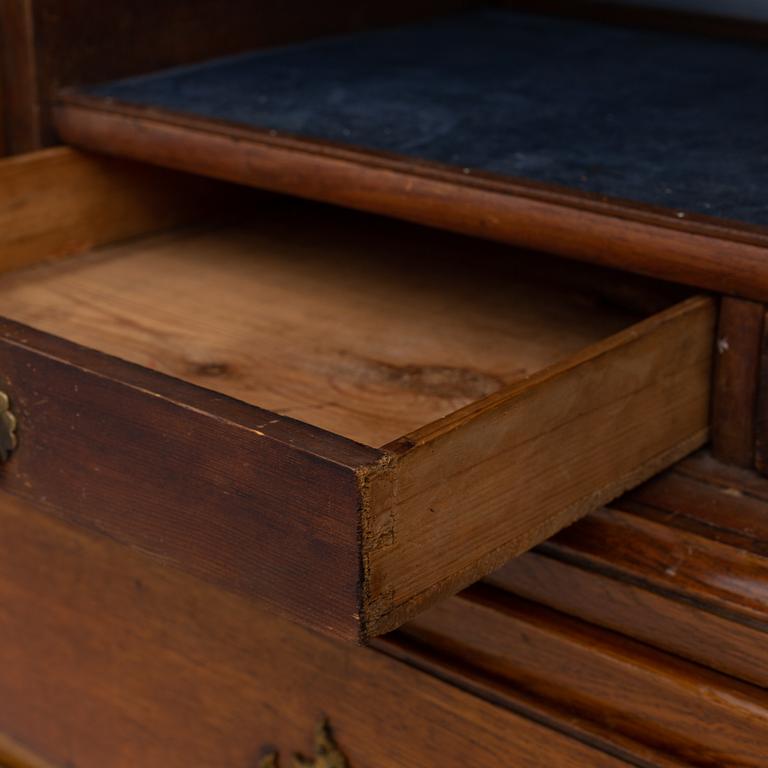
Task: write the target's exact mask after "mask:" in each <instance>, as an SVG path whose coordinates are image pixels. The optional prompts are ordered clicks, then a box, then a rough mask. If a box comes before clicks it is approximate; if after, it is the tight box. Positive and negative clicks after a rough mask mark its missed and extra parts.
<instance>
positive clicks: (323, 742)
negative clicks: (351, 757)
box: [259, 720, 349, 768]
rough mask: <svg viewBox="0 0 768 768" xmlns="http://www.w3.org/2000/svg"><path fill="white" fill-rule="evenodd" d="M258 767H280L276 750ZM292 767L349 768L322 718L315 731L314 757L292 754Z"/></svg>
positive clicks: (329, 728)
mask: <svg viewBox="0 0 768 768" xmlns="http://www.w3.org/2000/svg"><path fill="white" fill-rule="evenodd" d="M259 768H280V760H279V758H278V755H277V752H272V753H271V754H269V755H267V756H266V757H265V758H264V759H263V760H262V761H261V762H260V763H259ZM292 768H349V763H348V762H347V758H346V757H344V755H343V754H342V753H341V750H340V749H339V748H338V747H337V746H336V742H335V741H334V740H333V734H332V733H331V727H330V726H329V725H328V722H327V721H325V720H323V721H322V722H321V723H320V724H319V725H318V726H317V729H316V731H315V757H314V759H311V760H310V759H309V758H306V757H303V756H302V755H294V756H293V763H292Z"/></svg>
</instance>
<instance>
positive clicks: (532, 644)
mask: <svg viewBox="0 0 768 768" xmlns="http://www.w3.org/2000/svg"><path fill="white" fill-rule="evenodd" d="M401 632H402V633H404V634H405V635H406V636H408V637H414V638H416V639H418V640H419V641H420V642H421V643H422V644H423V645H426V646H429V647H432V648H434V649H435V653H442V654H443V655H445V656H448V657H451V658H455V659H460V660H462V661H463V662H465V663H466V664H468V665H469V666H470V667H472V666H474V667H475V668H479V669H480V670H482V671H483V672H484V673H486V674H487V675H488V676H489V677H492V678H495V679H497V680H498V679H501V680H504V681H506V682H507V683H508V685H510V686H514V687H516V688H521V689H523V690H525V691H527V692H529V693H530V694H531V695H533V696H536V697H538V698H540V699H543V700H544V701H547V702H549V703H550V705H552V706H555V707H557V708H559V710H560V712H561V717H567V716H568V714H569V713H571V712H577V713H579V715H581V716H585V717H587V718H591V719H592V720H593V721H594V722H595V723H596V724H597V725H599V726H603V727H609V728H612V729H614V730H616V731H618V732H620V733H623V734H624V735H625V736H626V737H627V738H629V739H633V740H636V741H638V742H640V743H642V744H647V745H649V746H651V747H655V748H656V749H658V750H659V751H661V752H666V753H667V754H669V755H670V756H671V757H673V758H677V759H679V760H680V761H681V762H683V763H684V764H686V765H689V766H726V765H727V766H755V767H757V766H762V765H764V760H765V755H766V751H767V750H768V693H766V691H765V690H764V689H761V688H758V687H757V686H752V685H747V684H746V683H742V682H738V681H735V680H733V679H732V678H730V677H727V676H725V675H721V674H718V673H715V672H712V671H709V670H706V669H704V668H702V667H699V666H697V665H693V664H689V663H687V662H683V661H681V660H679V659H676V658H674V657H671V656H668V655H666V654H664V653H661V652H659V651H657V650H655V649H653V648H649V647H648V646H645V645H642V644H640V643H633V642H632V641H630V640H627V639H626V638H623V639H620V638H618V637H617V636H616V635H615V634H614V633H611V632H606V631H605V630H600V629H597V628H595V627H591V626H589V625H587V624H583V623H581V622H577V621H574V620H572V619H569V618H567V617H564V616H562V615H561V614H558V613H556V612H554V611H549V610H548V609H545V608H542V607H540V606H537V605H535V604H533V603H528V602H526V601H523V600H519V599H515V598H512V597H511V596H509V595H505V594H503V593H499V592H498V591H496V590H492V589H489V588H487V587H480V586H477V587H473V588H471V589H470V590H468V591H467V592H466V593H463V594H462V595H461V596H459V597H458V598H455V599H453V600H448V601H445V602H444V603H442V604H440V605H438V606H435V607H433V608H432V609H431V610H430V611H428V612H427V613H425V614H423V615H422V616H420V617H419V618H418V619H417V620H416V621H415V622H413V623H412V624H409V625H408V626H407V627H406V628H404V629H403V630H401Z"/></svg>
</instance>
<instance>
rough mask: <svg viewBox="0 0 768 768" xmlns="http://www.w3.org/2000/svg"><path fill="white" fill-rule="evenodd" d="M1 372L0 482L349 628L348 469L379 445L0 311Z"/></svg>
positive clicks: (81, 520)
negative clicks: (9, 448) (15, 438)
mask: <svg viewBox="0 0 768 768" xmlns="http://www.w3.org/2000/svg"><path fill="white" fill-rule="evenodd" d="M0 371H1V374H0V380H1V381H2V387H3V389H4V390H5V391H6V392H7V393H8V394H9V396H10V398H11V400H12V403H13V406H12V407H13V409H14V411H15V413H16V415H17V418H18V420H19V423H20V428H19V447H18V448H17V450H16V451H15V453H14V456H13V461H11V462H9V463H8V464H7V465H6V466H4V467H3V468H2V487H3V488H4V489H6V490H9V491H11V492H13V493H16V494H19V495H21V496H23V497H26V498H29V499H32V500H36V501H39V502H41V503H42V504H43V505H44V506H45V507H46V509H47V510H48V511H50V512H52V513H54V514H56V515H59V516H61V517H62V518H64V519H66V520H68V521H71V522H74V523H77V524H80V525H84V526H86V527H88V528H91V529H92V530H96V531H98V532H99V533H101V534H102V535H105V536H108V537H110V538H114V539H116V540H117V541H120V542H121V543H123V544H125V545H128V546H129V547H132V548H137V549H141V550H143V551H145V552H147V553H149V554H152V555H153V556H155V557H156V558H158V559H160V560H162V561H163V562H164V563H166V564H167V565H170V566H173V567H177V568H180V569H182V570H184V571H186V572H189V573H192V574H194V575H196V576H198V577H199V578H202V579H205V580H208V581H211V582H214V583H217V584H219V585H223V586H225V587H226V588H227V589H230V590H233V591H236V592H238V593H240V594H245V595H248V596H249V597H251V598H253V599H255V600H258V601H261V602H265V603H266V604H268V605H269V606H270V607H271V608H272V609H274V610H276V611H277V612H278V613H282V614H286V615H288V616H291V617H293V618H294V619H297V620H301V621H303V622H304V623H306V624H308V625H310V626H314V627H316V628H317V629H320V630H322V631H324V632H328V633H330V634H335V635H338V636H340V637H344V638H347V639H356V638H357V637H358V624H359V613H360V608H359V602H360V580H361V574H360V557H359V546H358V540H359V536H360V532H359V513H358V509H359V507H360V503H361V501H360V495H359V489H358V480H357V474H356V473H357V471H358V468H359V466H360V465H365V464H372V463H375V462H376V461H378V460H379V459H380V453H379V452H377V451H375V450H373V449H370V448H365V447H364V446H360V445H358V444H356V443H352V442H350V441H347V440H344V439H343V438H340V437H336V436H334V435H331V434H328V433H325V432H322V431H320V430H316V429H314V428H312V427H310V426H308V425H304V424H302V423H300V422H295V421H292V420H290V419H287V418H283V417H280V416H278V415H276V414H272V413H270V412H268V411H263V410H261V409H258V408H254V407H251V406H248V405H246V404H244V403H240V402H238V401H236V400H230V399H228V398H226V397H224V396H222V395H218V394H216V393H213V392H208V391H206V390H203V389H200V388H197V387H194V386H191V385H187V384H184V383H183V382H179V381H176V380H174V379H171V378H168V377H166V376H163V375H162V374H158V373H154V372H152V371H149V370H146V369H143V368H139V367H136V366H133V365H131V364H130V363H126V362H123V361H121V360H118V359H116V358H111V357H107V356H103V355H100V354H99V353H97V352H93V351H91V350H88V349H85V348H82V347H78V346H76V345H74V344H71V343H69V342H66V341H64V340H62V339H58V338H56V337H52V336H48V335H47V334H43V333H40V332H36V331H33V330H31V329H29V328H26V327H25V326H20V325H17V324H14V323H12V322H11V321H8V320H3V321H0Z"/></svg>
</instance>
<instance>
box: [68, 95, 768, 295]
mask: <svg viewBox="0 0 768 768" xmlns="http://www.w3.org/2000/svg"><path fill="white" fill-rule="evenodd" d="M54 113H55V119H56V126H57V129H58V131H59V133H60V135H61V137H62V138H63V140H64V141H66V142H68V143H71V144H74V145H77V146H84V147H88V148H90V149H93V150H95V151H100V152H105V153H108V154H112V153H113V154H117V155H121V156H126V157H132V158H135V159H140V160H144V161H147V162H151V163H155V164H158V165H164V166H169V167H172V168H177V169H180V170H186V171H193V172H195V173H201V174H203V175H210V176H213V177H216V178H222V179H226V180H229V181H236V182H238V183H243V184H249V185H254V186H257V187H263V188H266V189H271V190H274V191H278V192H284V193H289V194H295V195H299V196H302V197H307V198H311V199H318V200H323V201H327V202H332V203H335V204H338V205H344V206H348V207H351V208H357V209H361V210H367V211H372V212H376V213H384V214H387V215H391V216H396V217H398V218H403V219H406V220H410V221H415V222H418V223H421V224H427V225H429V226H435V227H440V228H444V229H449V230H452V231H455V232H461V233H464V234H469V235H474V236H479V237H484V238H489V239H493V240H498V241H501V242H505V243H510V244H513V245H517V246H521V247H524V248H531V249H533V250H539V251H548V252H551V253H556V254H559V255H562V256H566V257H569V258H574V259H578V260H582V261H588V262H593V263H597V264H602V265H604V266H613V267H619V268H621V269H625V270H629V271H633V272H638V273H641V274H646V275H651V276H654V277H657V278H661V279H664V280H669V281H673V282H680V283H688V284H690V285H695V286H698V287H701V288H706V289H711V290H714V291H719V292H723V293H728V294H735V295H740V296H743V297H746V298H750V299H755V300H758V301H759V300H768V251H767V250H766V249H767V248H768V234H766V232H765V231H763V230H761V229H758V228H755V227H747V226H741V225H738V224H730V223H719V222H716V221H714V220H711V219H705V218H698V217H695V216H688V217H686V219H685V220H681V219H679V218H677V217H676V216H675V215H674V214H673V213H665V212H659V211H658V210H656V209H651V208H647V207H644V206H640V205H636V204H630V203H621V202H605V201H602V200H599V199H596V198H594V197H591V196H587V195H583V194H579V193H576V192H563V191H562V190H555V189H553V188H549V187H547V186H546V185H541V184H534V183H526V182H517V181H510V180H505V179H500V178H495V177H491V176H488V175H483V174H479V173H478V174H471V175H467V174H464V173H462V172H461V171H460V170H456V169H449V168H448V169H447V168H444V167H442V166H436V165H431V164H428V163H418V164H414V163H413V162H409V161H406V160H402V159H398V158H394V157H390V156H385V155H381V154H376V153H371V152H362V151H357V150H353V149H348V148H344V147H339V146H336V145H331V144H327V143H322V142H317V141H311V140H302V139H289V138H284V137H279V136H270V135H269V133H268V132H266V131H258V130H251V129H244V128H236V127H233V126H230V125H222V124H219V123H217V122H216V121H210V120H204V119H200V118H188V117H178V116H169V115H167V114H165V113H163V112H161V111H156V110H152V109H144V108H137V107H129V106H126V105H114V104H105V103H103V102H102V101H100V100H99V99H95V98H92V97H88V96H84V95H80V94H77V93H75V92H70V93H67V94H64V95H62V96H61V100H60V102H59V104H58V106H57V107H56V108H55V110H54Z"/></svg>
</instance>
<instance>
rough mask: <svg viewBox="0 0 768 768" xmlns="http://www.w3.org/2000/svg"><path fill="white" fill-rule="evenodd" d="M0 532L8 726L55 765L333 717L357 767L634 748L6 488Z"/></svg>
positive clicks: (208, 745)
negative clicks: (477, 688)
mask: <svg viewBox="0 0 768 768" xmlns="http://www.w3.org/2000/svg"><path fill="white" fill-rule="evenodd" d="M0 540H2V541H3V542H8V541H12V542H13V546H12V547H8V548H4V551H3V557H2V558H0V667H1V668H2V670H3V674H2V675H0V731H4V732H5V733H7V734H8V735H9V736H10V737H12V738H13V739H14V740H15V741H16V743H17V744H20V745H23V746H24V747H25V748H26V749H28V750H32V751H34V752H35V753H37V754H39V755H41V756H42V757H43V758H45V759H47V760H49V761H50V762H51V763H52V764H53V765H56V766H65V765H71V766H77V768H107V767H108V768H137V766H141V768H189V767H190V766H194V768H222V766H226V768H255V767H256V766H257V765H258V762H259V756H260V755H261V754H263V753H264V752H265V751H266V750H267V749H270V750H271V749H279V750H280V752H281V753H282V755H283V757H284V758H285V759H286V760H287V759H288V758H289V756H290V755H291V754H292V753H293V752H295V751H300V752H303V753H305V754H311V753H312V747H313V733H314V729H315V725H316V723H317V722H318V720H320V719H321V718H322V717H323V716H326V717H328V719H329V720H330V723H331V726H332V727H333V731H334V736H335V738H336V740H337V741H338V743H339V746H340V748H341V749H342V750H343V752H344V753H345V755H346V756H347V758H348V759H349V761H350V765H351V766H352V768H382V767H383V766H398V768H425V766H432V765H440V766H444V767H445V768H466V766H472V767H473V768H498V766H501V765H514V766H521V768H539V767H540V766H541V765H542V764H543V765H548V766H549V765H551V766H558V768H559V767H560V766H562V767H563V768H619V766H621V765H626V763H624V762H622V761H621V760H619V759H617V758H614V757H611V756H610V755H608V754H605V753H604V752H601V751H599V750H597V749H595V748H593V747H590V746H588V745H586V744H584V743H582V742H580V741H578V740H575V739H572V738H568V737H567V736H565V735H563V734H562V733H560V732H558V731H556V730H552V729H550V728H548V727H545V726H544V725H541V724H539V723H536V722H533V721H532V720H530V719H528V718H526V717H524V716H520V715H519V714H516V713H515V712H512V711H510V710H508V709H506V708H505V707H504V706H498V705H494V704H492V703H489V702H486V701H482V700H481V699H478V698H476V697H474V696H471V695H470V694H468V693H465V692H463V691H461V690H459V689H457V688H456V687H454V686H451V685H449V684H447V683H445V682H442V681H440V680H438V679H435V678H434V677H431V676H429V675H427V674H424V673H423V672H420V671H417V670H415V669H413V668H410V667H409V666H408V665H406V664H403V663H400V662H397V661H394V660H392V659H390V658H386V657H385V656H383V655H382V654H380V653H376V652H374V651H372V650H369V649H362V648H357V647H354V646H351V645H342V644H339V643H335V642H331V641H328V640H326V639H324V638H321V637H318V636H317V635H315V634H313V633H312V632H309V631H306V630H304V629H301V628H299V627H296V626H294V625H291V624H290V623H288V622H284V621H282V620H279V619H276V618H275V617H274V616H272V615H269V614H265V613H263V612H261V611H260V610H259V609H258V608H257V607H256V606H255V605H253V604H252V603H251V602H250V601H248V600H244V599H242V598H240V597H237V596H235V595H232V594H227V593H224V592H222V591H221V590H218V589H216V588H214V587H212V586H210V585H206V584H203V583H201V582H199V581H197V580H196V579H194V578H192V577H190V576H188V575H186V574H182V573H180V572H176V571H173V570H170V569H166V568H163V567H162V565H161V564H158V563H153V562H151V561H150V560H148V559H147V558H146V556H145V555H144V554H143V553H140V552H137V551H135V550H133V551H131V550H128V549H126V548H125V547H121V546H119V545H117V544H115V543H114V542H111V541H109V540H108V539H105V538H98V537H94V536H91V535H88V534H86V533H83V532H82V531H78V530H76V529H74V528H69V527H67V526H64V525H62V524H61V523H60V522H58V521H55V520H53V519H51V518H50V517H48V516H47V515H44V514H41V513H40V512H39V511H38V510H36V509H35V508H33V507H32V506H31V505H28V504H25V503H22V502H21V501H18V500H15V499H13V498H12V497H8V496H7V495H5V494H2V495H1V496H0Z"/></svg>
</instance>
